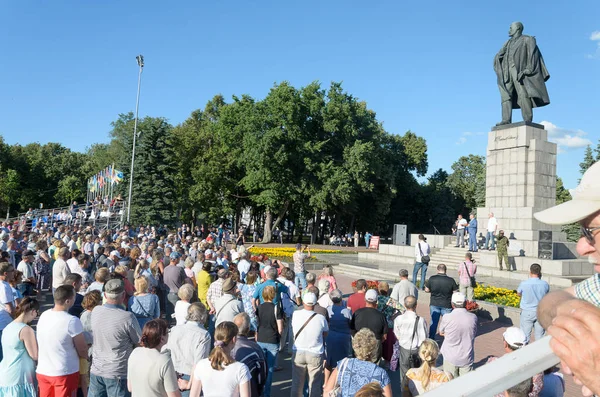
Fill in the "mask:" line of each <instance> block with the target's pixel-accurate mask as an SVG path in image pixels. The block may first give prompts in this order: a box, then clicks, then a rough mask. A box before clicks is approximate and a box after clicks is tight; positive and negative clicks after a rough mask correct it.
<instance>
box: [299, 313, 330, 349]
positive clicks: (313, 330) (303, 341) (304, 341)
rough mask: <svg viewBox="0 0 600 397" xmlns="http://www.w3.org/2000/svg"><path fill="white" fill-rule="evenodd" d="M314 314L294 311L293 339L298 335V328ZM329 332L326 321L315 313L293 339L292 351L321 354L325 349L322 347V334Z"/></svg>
mask: <svg viewBox="0 0 600 397" xmlns="http://www.w3.org/2000/svg"><path fill="white" fill-rule="evenodd" d="M313 314H315V312H313V311H311V310H306V309H303V310H296V311H295V312H294V314H293V316H292V332H293V333H294V337H295V336H296V335H298V332H299V331H300V328H302V326H303V325H304V323H306V321H307V320H308V319H309V318H310V317H311V316H312V315H313ZM328 331H329V325H328V324H327V320H326V319H325V317H323V316H322V315H321V314H319V313H316V316H315V317H313V319H312V320H310V321H309V322H308V323H307V324H306V327H304V329H303V330H302V333H300V335H298V337H297V338H295V341H294V351H303V352H308V353H312V354H315V355H320V354H323V352H324V351H325V348H324V346H323V332H328Z"/></svg>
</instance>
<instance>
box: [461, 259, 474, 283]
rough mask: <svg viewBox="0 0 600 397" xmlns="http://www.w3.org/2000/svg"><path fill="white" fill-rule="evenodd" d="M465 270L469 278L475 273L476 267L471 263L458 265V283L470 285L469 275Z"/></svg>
mask: <svg viewBox="0 0 600 397" xmlns="http://www.w3.org/2000/svg"><path fill="white" fill-rule="evenodd" d="M465 265H466V268H467V269H468V270H469V274H470V275H471V277H474V276H475V274H476V273H477V265H476V264H474V263H473V262H471V261H467V262H463V263H461V264H460V265H458V278H459V280H458V283H459V284H462V285H471V280H469V275H468V274H467V271H466V270H465Z"/></svg>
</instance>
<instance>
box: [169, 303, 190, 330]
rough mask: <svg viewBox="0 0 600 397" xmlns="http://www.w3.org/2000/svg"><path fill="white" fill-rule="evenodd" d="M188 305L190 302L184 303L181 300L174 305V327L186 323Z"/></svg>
mask: <svg viewBox="0 0 600 397" xmlns="http://www.w3.org/2000/svg"><path fill="white" fill-rule="evenodd" d="M190 305H191V303H190V302H184V301H181V300H179V301H177V303H176V304H175V313H174V314H173V316H174V317H175V319H176V320H177V324H176V325H183V324H185V323H186V322H187V320H186V319H187V311H188V307H190Z"/></svg>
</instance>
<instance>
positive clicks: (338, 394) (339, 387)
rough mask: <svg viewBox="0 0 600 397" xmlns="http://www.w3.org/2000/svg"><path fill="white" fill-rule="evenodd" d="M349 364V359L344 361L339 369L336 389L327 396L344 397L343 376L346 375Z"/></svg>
mask: <svg viewBox="0 0 600 397" xmlns="http://www.w3.org/2000/svg"><path fill="white" fill-rule="evenodd" d="M347 364H348V358H345V359H343V360H342V363H341V364H340V367H339V368H338V376H337V379H339V380H337V379H336V382H335V387H334V388H333V390H332V391H330V392H329V393H328V394H327V397H341V396H342V385H341V383H342V382H341V380H342V376H343V375H344V370H345V369H346V366H347Z"/></svg>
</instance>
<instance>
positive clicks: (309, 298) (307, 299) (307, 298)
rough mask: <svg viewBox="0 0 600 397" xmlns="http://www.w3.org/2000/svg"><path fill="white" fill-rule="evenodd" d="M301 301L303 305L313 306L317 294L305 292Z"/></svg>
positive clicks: (315, 302)
mask: <svg viewBox="0 0 600 397" xmlns="http://www.w3.org/2000/svg"><path fill="white" fill-rule="evenodd" d="M302 301H303V302H304V304H305V305H308V306H314V305H316V304H317V295H315V294H313V293H312V292H307V293H306V294H304V296H303V297H302Z"/></svg>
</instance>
